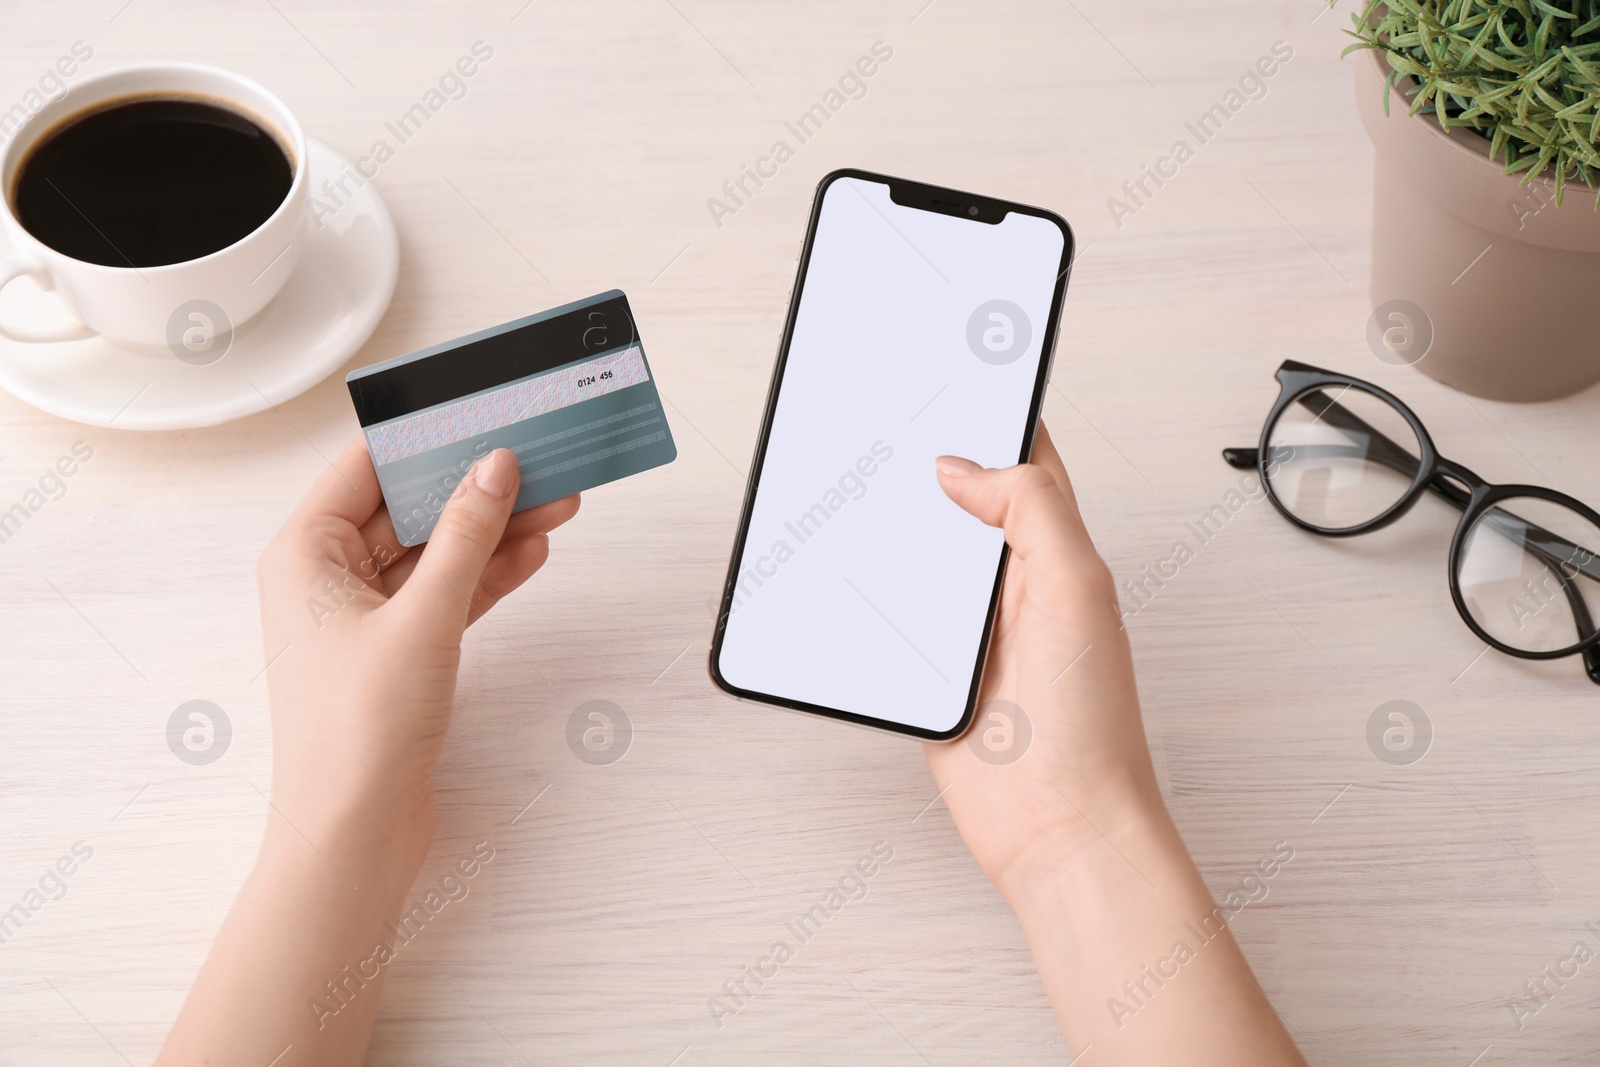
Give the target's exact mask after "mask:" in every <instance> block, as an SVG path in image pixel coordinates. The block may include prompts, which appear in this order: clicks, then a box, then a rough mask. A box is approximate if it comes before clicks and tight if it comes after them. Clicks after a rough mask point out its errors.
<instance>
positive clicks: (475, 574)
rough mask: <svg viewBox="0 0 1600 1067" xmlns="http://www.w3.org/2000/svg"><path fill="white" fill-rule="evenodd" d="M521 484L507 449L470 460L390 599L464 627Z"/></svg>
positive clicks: (452, 626) (512, 457) (452, 624)
mask: <svg viewBox="0 0 1600 1067" xmlns="http://www.w3.org/2000/svg"><path fill="white" fill-rule="evenodd" d="M521 482H522V472H521V471H520V470H519V469H518V467H517V457H516V455H515V454H514V453H513V452H511V451H510V450H509V449H505V448H499V449H496V450H495V451H493V452H491V453H489V454H488V455H487V456H485V457H483V458H482V459H480V460H479V461H478V462H477V463H476V464H474V465H473V468H472V469H471V470H470V471H468V472H467V476H466V477H465V478H463V479H461V484H460V485H458V486H457V487H456V491H455V494H454V495H453V496H451V498H450V500H449V502H448V503H446V504H445V506H444V512H443V513H442V514H440V516H439V521H438V523H437V524H436V525H435V526H434V528H433V535H432V536H431V537H429V538H428V544H427V547H426V548H424V549H423V551H422V555H421V557H420V558H419V559H418V560H417V567H416V570H414V571H412V573H411V577H410V578H408V579H407V580H406V583H405V585H403V586H401V588H400V591H399V592H398V593H397V594H396V595H395V599H396V600H397V601H401V602H407V601H409V602H411V603H412V604H413V610H421V611H424V612H426V613H427V614H428V615H429V616H431V617H433V618H437V619H440V620H445V621H447V622H448V624H449V626H450V627H451V629H452V630H453V631H454V632H457V633H459V631H461V630H464V629H466V626H467V619H468V618H469V617H470V614H469V613H470V612H471V610H472V605H473V602H474V600H475V599H476V598H477V595H478V581H479V579H480V578H482V577H483V569H484V567H485V566H487V565H488V563H489V557H490V556H492V555H494V550H495V548H497V547H498V546H499V544H500V538H501V537H502V536H504V534H505V531H506V522H507V521H508V520H509V519H510V518H511V508H512V506H513V505H514V504H515V503H516V497H517V487H518V486H519V485H520V484H521Z"/></svg>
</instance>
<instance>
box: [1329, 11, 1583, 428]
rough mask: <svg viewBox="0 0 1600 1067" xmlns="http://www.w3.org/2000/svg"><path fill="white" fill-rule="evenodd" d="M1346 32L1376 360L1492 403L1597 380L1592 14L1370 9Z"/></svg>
mask: <svg viewBox="0 0 1600 1067" xmlns="http://www.w3.org/2000/svg"><path fill="white" fill-rule="evenodd" d="M1353 22H1354V26H1355V28H1354V29H1353V30H1352V31H1349V32H1350V34H1351V36H1353V37H1355V38H1356V39H1357V43H1355V44H1353V45H1351V46H1350V47H1349V48H1348V49H1346V50H1345V54H1346V55H1348V54H1349V53H1351V52H1360V53H1362V54H1361V55H1360V56H1359V57H1358V70H1357V77H1356V92H1357V105H1358V107H1359V109H1360V113H1361V119H1362V122H1363V124H1364V125H1365V126H1366V129H1367V133H1368V135H1369V136H1371V138H1372V141H1373V144H1374V146H1375V147H1376V149H1377V174H1376V181H1375V185H1374V192H1373V216H1374V217H1373V240H1372V300H1373V304H1374V307H1375V309H1376V310H1375V312H1374V317H1373V320H1372V322H1371V324H1370V328H1369V338H1370V339H1371V340H1373V341H1374V350H1375V351H1377V352H1378V354H1379V355H1380V356H1381V357H1383V358H1385V359H1387V360H1389V361H1390V362H1396V363H1414V364H1415V365H1416V367H1417V369H1418V370H1420V371H1422V372H1423V373H1425V374H1427V375H1429V376H1430V377H1433V378H1436V379H1438V380H1439V381H1442V382H1445V383H1447V384H1450V385H1453V386H1455V387H1457V388H1459V389H1461V390H1463V391H1465V392H1468V393H1471V394H1474V395H1476V396H1482V397H1488V398H1491V399H1496V400H1522V401H1527V400H1548V399H1552V398H1555V397H1559V396H1566V395H1568V394H1571V393H1575V392H1577V391H1578V390H1580V389H1583V388H1584V387H1586V386H1588V385H1591V384H1593V383H1594V382H1596V381H1600V331H1597V330H1596V328H1595V323H1596V315H1595V312H1594V308H1595V306H1596V305H1597V303H1600V200H1597V199H1596V196H1595V194H1594V192H1593V191H1592V190H1594V189H1595V187H1596V186H1597V184H1600V153H1597V152H1596V149H1595V145H1596V143H1597V136H1600V0H1499V2H1491V0H1383V2H1376V0H1374V2H1370V3H1369V4H1368V5H1367V6H1366V8H1365V10H1364V11H1362V12H1361V13H1360V14H1358V15H1356V16H1354V18H1353ZM1585 187H1587V189H1586V188H1585Z"/></svg>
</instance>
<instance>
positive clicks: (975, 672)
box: [707, 167, 1075, 741]
mask: <svg viewBox="0 0 1600 1067" xmlns="http://www.w3.org/2000/svg"><path fill="white" fill-rule="evenodd" d="M840 178H859V179H861V180H862V181H868V182H875V183H877V184H880V185H887V186H888V187H889V197H890V199H891V200H892V201H893V202H895V203H897V204H901V205H902V206H907V207H915V208H920V209H922V210H927V211H937V212H940V213H942V214H948V215H952V216H954V217H957V218H965V219H969V220H971V221H972V222H973V223H974V224H975V225H995V224H998V223H999V222H1000V221H1001V220H1002V219H1004V218H1005V217H1006V215H1008V214H1010V213H1011V212H1018V213H1020V214H1024V215H1032V216H1034V217H1036V218H1042V219H1046V220H1048V221H1049V222H1050V223H1051V224H1053V225H1054V226H1056V227H1057V228H1058V229H1060V231H1061V236H1062V248H1061V269H1060V271H1059V272H1058V273H1057V275H1056V281H1055V290H1054V292H1053V293H1052V294H1051V298H1050V313H1049V315H1048V317H1047V319H1046V322H1045V329H1044V336H1043V338H1042V340H1041V347H1040V350H1039V351H1040V358H1039V367H1038V371H1037V374H1036V376H1035V379H1034V384H1033V397H1032V399H1031V401H1030V403H1029V406H1028V420H1027V425H1026V426H1025V427H1024V429H1023V434H1022V451H1021V453H1020V454H1019V455H1018V456H1017V462H1018V463H1022V462H1025V461H1026V460H1027V459H1028V457H1029V456H1030V455H1032V453H1033V440H1034V431H1035V429H1036V428H1037V427H1038V425H1039V413H1040V410H1041V409H1042V407H1043V404H1044V390H1045V387H1046V386H1047V385H1049V383H1050V374H1051V371H1052V369H1053V366H1054V363H1055V346H1056V336H1057V333H1058V330H1059V326H1060V322H1061V307H1062V303H1063V302H1064V301H1065V299H1066V293H1067V282H1068V280H1069V276H1070V275H1071V273H1072V260H1073V253H1074V249H1075V245H1074V241H1073V235H1072V227H1071V226H1070V225H1068V223H1067V220H1066V219H1064V218H1062V217H1061V216H1060V215H1058V214H1056V213H1055V212H1053V211H1048V210H1046V209H1044V208H1039V207H1033V206H1031V205H1028V204H1019V203H1014V202H1012V201H1008V200H999V199H996V198H994V197H988V196H979V195H977V194H975V193H967V192H962V191H960V190H957V189H947V188H944V187H941V186H936V185H928V184H925V183H923V182H914V181H910V180H908V179H905V178H896V177H893V176H891V175H887V174H876V173H873V172H872V171H865V170H858V169H856V168H853V167H846V168H843V169H840V170H835V171H832V172H831V173H829V174H827V175H825V176H824V177H823V178H822V180H821V181H820V182H818V183H817V191H816V195H815V197H814V198H813V200H812V204H811V218H810V221H809V222H808V223H807V225H806V236H805V243H804V244H803V245H802V246H801V250H800V260H799V265H798V267H797V268H796V270H795V276H794V283H793V287H792V289H791V291H790V296H789V309H788V313H787V315H786V316H785V319H784V326H783V336H782V338H781V339H780V340H779V342H778V357H777V361H776V363H775V364H774V365H773V368H772V380H771V383H770V384H769V385H768V387H767V405H766V410H765V412H764V413H763V415H762V418H761V433H760V436H759V437H758V438H757V440H756V451H755V457H754V459H753V460H752V461H751V464H750V474H749V477H748V479H747V481H746V483H745V494H744V506H743V508H742V510H741V512H740V515H739V529H738V532H737V533H736V534H735V536H734V541H733V552H732V553H731V555H730V556H729V558H728V574H727V578H726V579H725V580H724V582H723V589H722V601H721V603H720V605H719V606H718V609H717V622H716V630H715V632H714V634H713V636H712V640H711V653H710V656H709V658H708V662H707V667H708V669H709V671H710V674H711V681H712V683H713V684H715V685H716V686H717V688H718V689H721V690H722V691H723V692H725V693H728V694H729V695H730V696H735V697H739V698H741V699H745V700H754V701H757V702H759V703H763V704H771V705H774V706H776V707H782V708H788V709H790V710H792V711H805V712H811V713H812V714H815V715H822V716H825V717H827V718H830V719H840V720H842V721H845V722H850V723H855V724H856V725H858V726H867V727H872V728H875V729H879V730H888V731H890V732H892V733H897V734H902V735H905V736H908V737H915V738H917V739H918V740H921V741H949V740H951V739H953V738H956V737H960V736H961V735H962V734H963V733H965V732H966V730H967V728H968V727H969V726H971V725H972V719H973V716H974V714H975V713H976V710H977V707H976V705H977V699H978V688H979V686H980V685H981V684H982V682H983V665H984V661H985V659H986V658H987V657H988V654H989V641H990V638H991V637H992V635H993V632H994V617H995V611H996V609H997V608H998V606H999V603H1000V588H1001V584H1002V583H1003V582H1004V580H1005V573H1006V563H1007V561H1008V560H1009V559H1010V555H1011V546H1010V545H1009V544H1004V545H1002V546H1001V548H1000V559H999V562H998V564H997V566H996V568H995V579H994V589H993V592H991V593H990V595H989V608H988V612H987V615H986V616H985V619H984V626H983V637H982V639H981V640H980V641H979V643H978V655H977V660H976V662H975V663H974V664H973V667H972V684H971V686H970V688H969V689H968V691H967V703H966V707H965V709H964V710H963V711H962V715H961V719H960V721H959V722H958V723H957V724H956V725H955V726H954V727H952V728H951V729H949V730H946V731H936V730H925V729H922V728H920V727H916V726H909V725H907V724H905V723H898V722H891V721H889V720H887V719H877V718H873V717H872V716H869V715H857V714H855V713H854V712H849V711H841V710H840V709H838V708H828V707H823V706H822V705H820V704H811V703H808V702H806V701H803V700H790V699H788V698H787V697H781V696H777V695H774V694H771V693H757V692H755V691H753V690H748V689H741V688H740V687H738V686H736V685H733V684H732V683H730V682H729V681H728V680H727V679H726V678H724V677H723V675H722V670H721V667H720V665H719V662H718V661H719V660H720V658H721V656H722V639H723V635H724V633H725V632H726V630H727V625H728V615H729V613H730V611H731V610H732V604H733V596H734V592H735V590H736V589H737V587H738V580H739V568H740V564H741V563H742V562H743V559H744V552H745V540H746V538H747V537H748V535H749V532H750V517H751V514H752V512H753V511H754V509H755V499H756V492H757V490H758V489H759V488H760V483H761V469H762V467H763V465H764V464H765V462H766V456H767V444H768V441H769V439H770V436H771V432H772V420H773V417H774V415H775V414H776V413H777V409H778V391H779V387H780V386H781V385H782V383H783V372H784V368H785V367H786V366H787V364H788V362H789V343H790V340H791V338H792V337H793V335H794V326H795V320H796V318H797V316H798V314H799V311H800V299H801V296H802V295H803V293H804V290H805V280H806V273H807V271H808V269H809V268H810V265H811V246H812V242H813V241H815V239H816V235H817V222H818V220H819V219H820V218H821V215H822V202H823V199H824V198H825V197H826V196H827V193H828V189H829V187H830V186H832V185H833V183H834V182H836V181H838V180H839V179H840ZM974 207H975V208H977V209H978V210H977V213H976V214H972V213H971V212H970V209H971V208H974ZM930 477H931V474H930Z"/></svg>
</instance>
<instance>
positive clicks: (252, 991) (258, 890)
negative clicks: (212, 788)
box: [157, 809, 425, 1067]
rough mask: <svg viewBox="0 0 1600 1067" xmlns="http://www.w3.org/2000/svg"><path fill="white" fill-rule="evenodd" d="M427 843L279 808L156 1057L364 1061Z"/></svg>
mask: <svg viewBox="0 0 1600 1067" xmlns="http://www.w3.org/2000/svg"><path fill="white" fill-rule="evenodd" d="M313 842H314V843H313ZM424 850H425V842H424V843H423V847H422V848H419V847H418V838H417V837H416V835H415V834H414V833H413V832H409V831H408V830H407V829H402V828H396V827H394V826H392V825H387V824H386V825H385V826H381V827H380V826H373V825H362V820H359V819H341V820H338V823H337V825H331V826H330V825H319V826H308V828H307V832H306V834H305V835H302V833H301V832H300V831H299V830H297V829H296V828H295V826H294V825H293V824H291V823H290V822H289V821H288V820H287V819H286V818H285V817H284V815H282V814H281V813H280V812H279V811H278V810H277V809H273V812H272V814H271V816H270V821H269V824H268V829H267V833H266V836H265V839H264V841H263V843H262V847H261V854H260V856H259V857H258V859H257V861H256V865H255V868H254V870H252V872H251V874H250V876H249V878H247V879H246V881H245V884H244V886H243V887H242V888H241V889H240V891H239V896H238V899H237V900H236V901H235V902H234V906H233V908H232V909H231V910H230V911H229V913H228V917H227V919H226V920H225V921H224V923H223V926H222V929H221V931H220V932H219V933H218V935H217V940H216V944H215V945H213V947H212V949H211V954H210V956H209V957H207V959H206V963H205V965H204V967H203V968H202V969H201V971H200V976H199V977H198V978H197V979H196V981H195V985H194V988H193V990H191V991H190V993H189V997H188V999H187V1000H186V1001H185V1002H184V1006H183V1010H182V1012H181V1013H180V1014H179V1017H178V1021H177V1023H176V1024H175V1025H174V1027H173V1030H172V1033H171V1035H170V1036H169V1037H168V1039H167V1043H166V1046H165V1047H164V1048H163V1049H162V1052H161V1056H160V1058H159V1059H158V1061H157V1062H158V1064H162V1065H167V1064H194V1063H205V1064H234V1063H237V1064H249V1065H252V1067H260V1065H262V1064H266V1063H272V1064H274V1067H291V1065H293V1064H300V1063H305V1064H310V1063H315V1064H319V1065H321V1064H358V1063H361V1062H362V1061H363V1059H365V1056H366V1050H367V1044H368V1041H369V1040H370V1038H371V1035H372V1026H373V1022H374V1020H375V1018H376V1016H377V1011H378V1001H379V997H380V994H381V992H382V987H383V980H384V975H385V974H386V973H387V970H388V968H387V963H388V961H389V958H390V956H392V952H393V950H394V949H396V948H397V947H398V941H397V939H396V937H395V934H394V932H393V931H392V929H391V928H390V924H392V923H393V922H394V920H395V918H396V917H397V916H398V915H399V913H400V909H401V907H402V905H403V904H404V902H405V897H406V893H407V891H408V890H409V888H410V885H411V882H412V880H413V879H414V878H415V876H416V869H417V867H418V865H419V863H420V860H421V855H420V854H419V852H420V851H424ZM379 946H386V948H385V949H380V947H379ZM275 1057H281V1058H275Z"/></svg>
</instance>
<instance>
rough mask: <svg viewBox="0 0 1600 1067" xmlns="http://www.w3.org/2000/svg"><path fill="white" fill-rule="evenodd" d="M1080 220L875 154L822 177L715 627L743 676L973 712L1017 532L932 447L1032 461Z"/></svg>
mask: <svg viewBox="0 0 1600 1067" xmlns="http://www.w3.org/2000/svg"><path fill="white" fill-rule="evenodd" d="M1072 253H1073V238H1072V230H1071V228H1070V227H1069V226H1068V225H1067V223H1066V221H1065V220H1063V219H1062V218H1061V217H1060V216H1059V215H1056V214H1054V213H1053V212H1050V211H1046V210H1043V209H1041V208H1036V207H1028V206H1026V205H1024V204H1014V203H1010V202H1007V201H1004V200H997V199H994V198H992V197H985V196H976V195H974V194H972V193H964V192H958V191H956V190H953V189H943V188H939V187H937V186H933V185H924V184H922V183H920V182H913V181H906V180H904V179H901V178H892V177H889V176H887V175H882V174H872V173H868V172H865V171H859V170H839V171H835V172H833V173H832V174H829V175H828V176H827V177H825V178H823V180H822V182H821V183H820V184H819V185H818V187H817V195H816V200H815V202H814V203H813V205H812V209H811V222H810V226H809V228H808V229H807V231H806V238H805V244H804V245H803V246H802V249H801V253H800V259H799V262H798V265H797V268H796V271H795V279H794V288H793V292H792V294H791V296H790V300H789V310H788V318H787V321H786V323H785V326H784V331H783V338H782V340H781V342H780V344H779V347H778V359H777V365H776V367H775V369H774V371H773V376H772V385H771V388H770V390H769V393H768V397H767V406H766V414H765V417H764V419H763V421H762V426H761V435H760V438H759V440H758V442H757V444H756V452H755V459H754V462H753V463H752V466H751V470H750V477H749V483H748V486H747V488H746V492H745V500H744V510H743V512H742V514H741V516H740V519H739V529H738V534H737V537H736V538H735V541H734V546H733V555H732V558H731V560H730V562H729V565H728V575H727V581H726V584H725V586H724V588H723V592H722V602H721V609H720V611H719V612H718V615H717V626H716V633H715V635H714V637H713V640H712V646H711V662H710V670H711V677H712V680H713V681H714V682H715V683H716V684H717V686H718V687H720V688H721V689H723V690H725V691H726V692H728V693H731V694H733V695H734V696H737V697H742V698H745V699H749V700H757V701H763V702H765V703H769V704H775V705H778V706H781V707H785V708H791V709H795V710H798V711H807V712H814V713H816V714H818V715H824V716H829V717H832V718H836V719H844V720H847V721H849V722H853V723H858V724H861V725H865V726H871V727H878V728H881V729H885V730H891V731H894V732H897V733H901V734H908V735H910V736H912V737H917V738H921V739H923V740H947V739H949V738H953V737H956V736H959V735H960V734H961V732H962V731H963V730H965V729H966V728H967V726H968V724H969V723H970V722H971V721H972V717H973V712H974V710H975V703H976V700H977V694H978V684H979V681H980V680H981V676H982V671H983V662H984V655H985V653H986V652H987V650H988V643H989V632H990V626H991V623H992V622H993V619H994V613H995V607H996V604H997V603H998V601H999V595H1000V582H1001V579H1002V577H1003V576H1004V573H1005V564H1006V545H1005V537H1004V535H1003V534H1002V533H1001V531H999V530H998V529H995V528H993V527H989V526H985V525H984V524H983V523H981V522H979V521H978V520H977V519H975V518H973V517H972V516H970V515H968V514H967V513H966V512H964V511H962V510H961V509H960V508H958V507H957V506H956V505H955V504H954V503H952V502H951V501H950V499H949V498H948V497H946V496H945V495H944V491H943V490H942V489H941V488H940V487H939V483H938V480H937V477H936V473H935V469H934V459H935V458H936V457H937V456H940V455H946V454H949V455H957V456H965V457H966V458H968V459H972V460H975V461H976V462H978V463H981V464H983V465H984V466H986V467H1006V466H1010V465H1012V464H1014V463H1020V462H1022V461H1024V460H1026V459H1027V458H1028V456H1029V454H1030V452H1031V450H1032V447H1033V434H1034V427H1035V426H1036V425H1037V422H1038V418H1039V409H1040V404H1041V403H1042V401H1043V398H1044V389H1045V386H1046V385H1047V384H1048V382H1049V378H1050V366H1051V357H1052V355H1053V353H1054V350H1055V340H1056V329H1057V323H1058V320H1059V318H1060V314H1061V304H1062V300H1063V298H1064V297H1065V295H1066V286H1067V275H1068V273H1069V270H1070V268H1071V264H1072Z"/></svg>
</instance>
